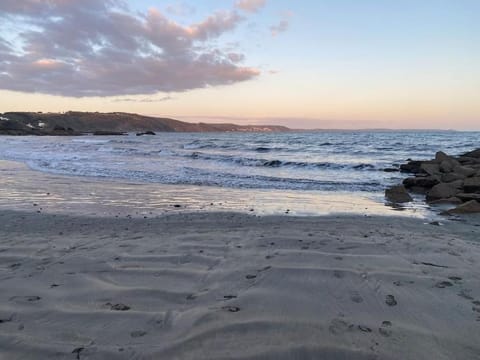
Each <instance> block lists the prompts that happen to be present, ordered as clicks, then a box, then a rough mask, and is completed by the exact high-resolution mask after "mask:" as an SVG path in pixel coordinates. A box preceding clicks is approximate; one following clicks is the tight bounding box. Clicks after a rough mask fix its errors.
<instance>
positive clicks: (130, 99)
mask: <svg viewBox="0 0 480 360" xmlns="http://www.w3.org/2000/svg"><path fill="white" fill-rule="evenodd" d="M173 99H174V98H173V97H171V96H164V97H162V98H158V99H155V98H143V99H135V98H119V99H113V100H112V102H139V103H154V102H164V101H169V100H173Z"/></svg>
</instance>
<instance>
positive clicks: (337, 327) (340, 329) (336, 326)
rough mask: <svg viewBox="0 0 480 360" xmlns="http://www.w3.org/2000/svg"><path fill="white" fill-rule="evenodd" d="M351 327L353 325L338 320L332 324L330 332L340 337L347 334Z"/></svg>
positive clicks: (334, 320)
mask: <svg viewBox="0 0 480 360" xmlns="http://www.w3.org/2000/svg"><path fill="white" fill-rule="evenodd" d="M350 326H351V325H350V324H349V323H347V322H346V321H345V320H342V319H338V318H336V319H333V320H332V321H331V322H330V325H329V327H328V331H330V332H331V333H332V334H334V335H340V334H343V333H344V332H346V331H347V330H348V329H349V328H350Z"/></svg>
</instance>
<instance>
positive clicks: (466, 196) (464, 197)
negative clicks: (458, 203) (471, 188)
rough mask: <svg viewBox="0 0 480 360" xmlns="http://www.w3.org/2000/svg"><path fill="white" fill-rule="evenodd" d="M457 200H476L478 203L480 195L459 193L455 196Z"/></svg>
mask: <svg viewBox="0 0 480 360" xmlns="http://www.w3.org/2000/svg"><path fill="white" fill-rule="evenodd" d="M457 198H459V199H460V200H462V201H464V202H466V201H470V200H477V201H479V202H480V194H477V193H459V194H457Z"/></svg>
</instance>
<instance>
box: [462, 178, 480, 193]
mask: <svg viewBox="0 0 480 360" xmlns="http://www.w3.org/2000/svg"><path fill="white" fill-rule="evenodd" d="M463 188H464V190H465V191H466V192H475V191H480V177H479V176H475V177H472V178H467V179H465V182H464V184H463Z"/></svg>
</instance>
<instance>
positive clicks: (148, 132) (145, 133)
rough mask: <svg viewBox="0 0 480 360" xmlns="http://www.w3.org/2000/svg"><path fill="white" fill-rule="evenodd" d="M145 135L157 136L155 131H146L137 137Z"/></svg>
mask: <svg viewBox="0 0 480 360" xmlns="http://www.w3.org/2000/svg"><path fill="white" fill-rule="evenodd" d="M143 135H156V134H155V133H154V132H153V131H145V132H139V133H137V136H143Z"/></svg>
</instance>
